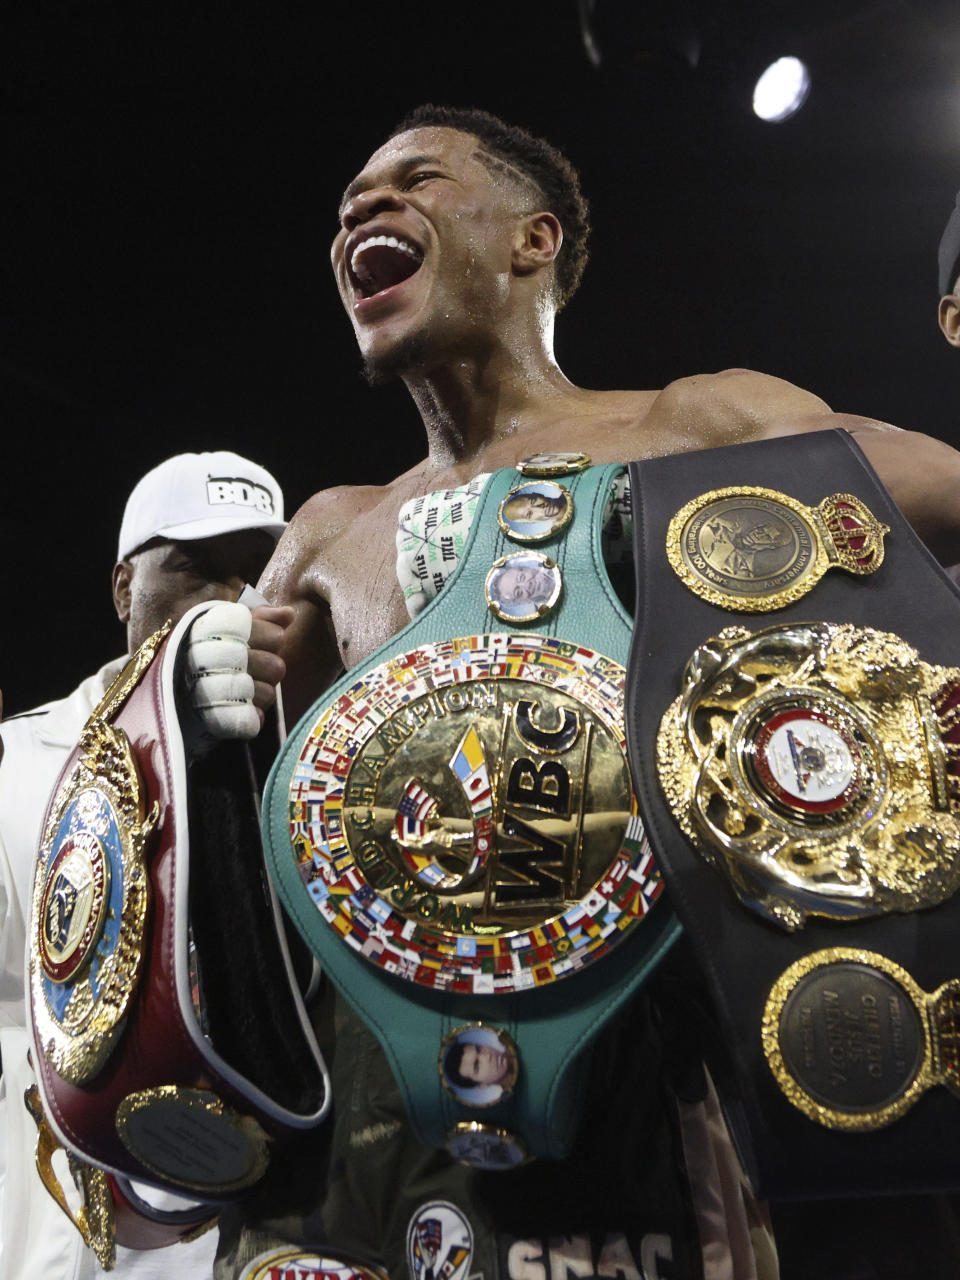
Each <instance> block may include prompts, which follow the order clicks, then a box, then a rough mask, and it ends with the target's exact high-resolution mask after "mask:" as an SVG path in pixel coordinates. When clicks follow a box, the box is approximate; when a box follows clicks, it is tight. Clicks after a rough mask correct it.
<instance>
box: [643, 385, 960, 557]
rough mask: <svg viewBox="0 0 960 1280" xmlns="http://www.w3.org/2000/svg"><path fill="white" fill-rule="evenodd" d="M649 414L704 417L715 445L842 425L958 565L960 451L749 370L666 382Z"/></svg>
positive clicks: (925, 532) (923, 531)
mask: <svg viewBox="0 0 960 1280" xmlns="http://www.w3.org/2000/svg"><path fill="white" fill-rule="evenodd" d="M661 402H662V403H661ZM654 411H655V412H662V413H664V414H666V413H670V414H672V415H679V418H676V417H675V419H674V420H675V421H676V420H683V419H684V418H685V417H689V418H690V419H691V420H692V421H697V418H698V417H699V421H700V422H701V423H702V422H703V420H704V418H706V419H707V420H708V421H709V429H710V432H711V434H712V436H713V440H714V443H715V444H717V445H722V444H738V443H740V442H741V441H746V440H758V439H770V438H773V437H776V436H784V435H796V434H799V433H801V432H808V431H829V430H833V429H836V428H837V427H842V428H843V429H844V430H846V431H849V432H850V434H851V435H852V436H853V437H854V438H855V439H856V441H857V444H858V445H859V446H860V448H861V449H862V450H863V452H864V454H865V455H866V457H867V459H868V461H869V462H870V464H871V466H872V467H873V469H874V470H875V471H876V473H877V475H878V476H879V477H880V480H881V481H882V482H883V484H884V485H885V487H886V488H887V489H888V490H889V492H890V495H891V496H892V498H893V499H894V501H895V502H896V504H897V506H898V507H899V508H900V510H901V511H902V512H903V514H904V515H905V516H906V517H907V519H908V520H909V521H910V523H911V524H912V525H913V527H914V528H915V529H916V531H917V533H918V534H919V536H920V537H921V538H922V539H923V541H924V542H925V543H926V544H927V546H928V547H929V548H930V550H931V551H932V552H933V553H934V555H936V556H937V558H938V559H939V560H940V561H941V563H942V564H948V565H949V564H956V563H960V453H958V452H957V450H956V449H953V448H952V447H951V446H950V445H948V444H944V442H943V441H942V440H935V439H934V438H933V437H932V436H926V435H922V434H920V433H919V432H916V431H903V430H900V429H899V428H897V427H893V426H891V425H890V424H889V423H886V422H880V421H878V420H877V419H874V418H863V417H857V416H856V415H854V414H847V413H834V412H832V411H831V409H830V407H829V405H827V404H826V403H825V402H824V401H823V400H821V399H820V397H819V396H815V395H813V394H812V393H811V392H809V391H804V390H803V389H802V388H801V387H796V386H794V385H793V384H792V383H789V382H785V381H784V380H783V379H782V378H773V377H770V376H768V375H767V374H762V373H755V372H753V371H752V370H748V369H728V370H725V371H724V372H722V373H717V374H706V375H702V376H699V377H694V378H683V379H680V380H679V381H678V382H674V383H671V384H670V386H668V387H666V388H665V389H664V391H663V392H661V395H660V396H659V397H658V400H657V402H656V403H655V405H654Z"/></svg>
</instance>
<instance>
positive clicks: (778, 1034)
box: [762, 947, 960, 1132]
mask: <svg viewBox="0 0 960 1280" xmlns="http://www.w3.org/2000/svg"><path fill="white" fill-rule="evenodd" d="M958 1014H960V980H957V979H953V980H951V981H950V982H946V983H944V984H943V986H941V987H939V988H938V989H937V990H936V991H935V992H933V994H932V995H928V994H927V992H925V991H923V990H921V988H920V987H919V986H918V985H917V983H916V982H915V981H914V980H913V978H912V977H911V976H910V974H909V973H907V971H906V970H905V969H903V968H902V967H901V966H900V965H898V964H895V963H894V962H893V961H892V960H890V959H888V958H887V957H886V956H883V955H879V954H877V953H876V952H872V951H857V950H854V949H852V948H849V947H830V948H828V949H827V950H824V951H817V952H815V953H814V954H812V955H809V956H804V957H803V959H802V960H798V961H797V962H796V963H795V964H792V965H791V966H790V968H789V969H787V970H786V971H785V972H784V973H783V974H782V975H781V976H780V978H778V980H777V981H776V982H775V983H774V985H773V988H772V989H771V991H770V995H769V996H768V998H767V1003H766V1007H765V1008H764V1013H763V1024H762V1035H763V1051H764V1053H765V1055H766V1058H767V1062H768V1063H769V1064H770V1069H771V1071H772V1072H773V1074H774V1076H775V1077H776V1080H777V1083H778V1084H779V1086H780V1088H781V1089H782V1090H783V1093H784V1094H785V1095H786V1097H787V1098H789V1100H790V1101H791V1102H792V1103H793V1105H794V1106H795V1107H798V1108H799V1110H801V1111H802V1112H803V1113H804V1115H807V1116H809V1117H810V1119H811V1120H814V1121H816V1122H817V1124H822V1125H824V1126H825V1127H826V1128H828V1129H845V1130H847V1131H849V1132H858V1131H860V1132H863V1131H867V1130H871V1129H882V1128H884V1127H885V1126H886V1125H888V1124H890V1123H891V1122H892V1121H894V1120H896V1119H898V1118H899V1117H900V1116H902V1115H903V1114H904V1113H905V1112H906V1111H908V1110H909V1109H910V1107H912V1106H913V1104H914V1102H915V1101H916V1100H917V1098H918V1097H919V1096H920V1094H921V1093H924V1092H926V1090H927V1089H931V1088H933V1086H934V1085H938V1084H942V1085H945V1086H946V1087H947V1088H948V1089H949V1090H950V1091H951V1093H953V1094H955V1095H956V1094H960V1075H958V1066H957V1048H958V1043H957V1042H958Z"/></svg>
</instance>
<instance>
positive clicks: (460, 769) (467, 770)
mask: <svg viewBox="0 0 960 1280" xmlns="http://www.w3.org/2000/svg"><path fill="white" fill-rule="evenodd" d="M450 768H451V769H452V770H453V772H454V773H455V774H456V775H457V777H458V778H459V779H460V785H461V787H463V793H464V795H465V796H466V797H467V800H468V802H469V804H470V811H471V813H473V815H474V816H475V817H476V816H478V815H479V814H481V813H486V812H488V811H489V810H490V809H491V808H492V802H491V798H490V777H489V774H488V773H487V761H486V757H485V756H484V754H483V743H482V742H481V741H480V738H479V737H478V735H477V731H476V729H473V728H470V729H468V730H467V732H466V733H465V734H464V735H463V737H462V738H461V739H460V745H459V746H458V747H457V749H456V751H455V752H454V753H453V755H452V756H451V758H450Z"/></svg>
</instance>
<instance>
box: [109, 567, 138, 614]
mask: <svg viewBox="0 0 960 1280" xmlns="http://www.w3.org/2000/svg"><path fill="white" fill-rule="evenodd" d="M132 577H133V565H132V563H131V562H130V561H129V560H121V561H119V563H118V564H115V565H114V566H113V607H114V609H116V611H117V617H118V618H119V619H120V621H121V622H124V623H126V622H129V621H130V580H131V579H132Z"/></svg>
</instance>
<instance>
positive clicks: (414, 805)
mask: <svg viewBox="0 0 960 1280" xmlns="http://www.w3.org/2000/svg"><path fill="white" fill-rule="evenodd" d="M436 811H437V801H436V800H435V799H434V797H433V796H432V795H431V794H430V792H429V791H428V790H427V789H426V787H425V786H424V785H423V783H422V782H421V781H420V779H419V778H411V779H410V781H409V782H408V783H407V785H406V786H405V787H404V789H403V795H402V796H401V797H400V803H399V804H398V805H397V818H396V829H397V840H398V841H399V842H400V844H407V843H408V842H410V841H416V840H422V839H423V836H424V834H425V832H426V829H427V821H428V820H429V819H430V818H431V817H433V815H434V814H435V813H436Z"/></svg>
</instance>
